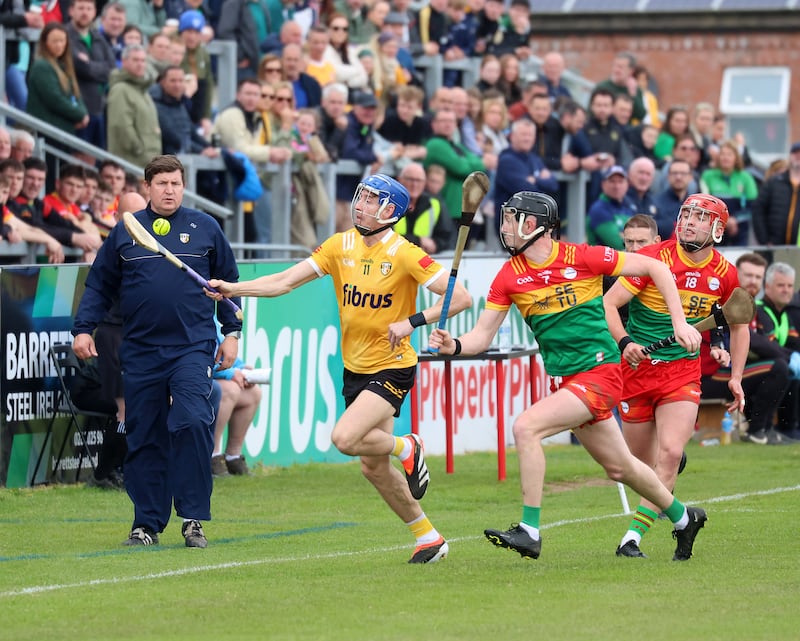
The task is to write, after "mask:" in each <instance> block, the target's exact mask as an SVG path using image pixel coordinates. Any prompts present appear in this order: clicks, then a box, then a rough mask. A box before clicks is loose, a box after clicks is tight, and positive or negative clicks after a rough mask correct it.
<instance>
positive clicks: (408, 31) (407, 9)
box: [328, 0, 422, 57]
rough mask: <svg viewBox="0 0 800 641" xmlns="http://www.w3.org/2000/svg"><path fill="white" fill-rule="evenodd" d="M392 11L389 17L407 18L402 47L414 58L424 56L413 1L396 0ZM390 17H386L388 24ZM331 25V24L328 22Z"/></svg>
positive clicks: (401, 42) (402, 36)
mask: <svg viewBox="0 0 800 641" xmlns="http://www.w3.org/2000/svg"><path fill="white" fill-rule="evenodd" d="M391 4H392V11H391V12H390V13H389V15H392V14H396V15H398V16H401V17H403V18H405V22H404V23H403V33H402V35H401V36H400V46H401V47H403V48H405V49H407V50H408V52H409V54H410V55H412V56H413V57H416V56H421V55H422V42H421V41H420V38H419V23H418V17H417V12H416V11H415V10H414V9H412V8H411V0H394V1H393V2H392V3H391ZM388 21H389V16H386V22H388ZM328 24H330V22H328Z"/></svg>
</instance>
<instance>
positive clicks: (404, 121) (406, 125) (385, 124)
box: [377, 85, 431, 173]
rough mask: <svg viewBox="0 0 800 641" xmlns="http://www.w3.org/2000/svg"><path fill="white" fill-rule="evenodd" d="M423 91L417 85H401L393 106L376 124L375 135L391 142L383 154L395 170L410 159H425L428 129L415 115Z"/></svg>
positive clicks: (418, 108) (417, 115) (420, 118)
mask: <svg viewBox="0 0 800 641" xmlns="http://www.w3.org/2000/svg"><path fill="white" fill-rule="evenodd" d="M423 98H424V94H423V93H422V90H421V89H419V88H418V87H414V86H412V85H408V86H405V87H402V88H401V89H400V90H399V91H398V94H397V107H396V108H389V109H388V110H387V112H386V114H385V116H384V117H383V121H382V122H381V123H380V125H379V126H378V130H377V132H378V135H380V137H381V138H382V139H383V140H385V141H386V142H387V143H390V144H391V150H390V151H389V154H387V156H390V157H391V162H392V164H393V165H394V167H395V168H396V169H397V171H396V172H392V173H399V171H400V170H402V168H403V167H405V166H406V165H407V164H409V163H410V162H413V161H421V160H422V159H424V158H425V154H426V153H427V149H426V148H425V142H426V141H427V140H428V138H430V136H431V132H430V127H429V125H428V123H427V122H426V121H425V119H424V118H423V117H422V116H421V115H419V114H420V112H421V109H422V101H423Z"/></svg>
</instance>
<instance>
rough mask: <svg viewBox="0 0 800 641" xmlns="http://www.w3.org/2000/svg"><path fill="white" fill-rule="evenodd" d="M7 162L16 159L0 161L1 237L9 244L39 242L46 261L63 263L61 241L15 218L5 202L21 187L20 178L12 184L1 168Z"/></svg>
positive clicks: (14, 161) (13, 161)
mask: <svg viewBox="0 0 800 641" xmlns="http://www.w3.org/2000/svg"><path fill="white" fill-rule="evenodd" d="M7 162H12V163H16V162H17V161H16V160H5V161H3V162H1V163H0V210H1V211H2V222H3V239H4V240H6V241H7V242H9V243H11V244H13V243H20V242H25V243H31V244H41V245H43V246H44V250H45V254H46V255H47V262H48V263H50V264H51V265H53V264H58V263H63V262H64V249H63V247H61V243H59V242H58V241H57V240H56V239H55V238H53V237H52V236H51V235H50V234H48V233H47V232H45V231H44V230H43V229H40V228H38V227H34V226H33V225H29V224H28V223H26V222H25V221H24V220H22V219H21V218H17V216H15V215H14V214H13V213H12V211H11V210H10V209H9V208H8V206H7V203H8V202H9V198H12V197H16V196H17V195H18V194H19V191H20V189H21V188H22V180H21V179H19V178H15V180H14V185H13V186H12V184H11V183H12V181H11V179H10V178H9V177H8V175H7V173H6V172H5V171H4V170H3V168H2V167H3V165H4V164H5V163H7ZM9 173H12V172H9ZM13 173H14V174H21V172H16V171H14V172H13ZM14 192H16V193H14ZM6 260H7V259H6V258H4V262H5V261H6Z"/></svg>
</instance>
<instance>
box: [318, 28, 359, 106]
mask: <svg viewBox="0 0 800 641" xmlns="http://www.w3.org/2000/svg"><path fill="white" fill-rule="evenodd" d="M347 27H348V24H347V17H345V16H343V15H342V14H341V13H334V14H333V15H332V16H331V18H330V20H329V21H328V33H329V34H330V42H329V44H328V47H327V49H326V50H325V57H324V59H325V60H330V61H331V62H332V63H333V66H334V67H335V68H336V82H341V83H342V84H343V85H346V86H347V87H348V89H350V90H351V91H353V90H355V89H364V88H365V87H366V86H367V72H366V71H365V70H364V67H363V66H362V65H361V61H360V59H359V57H358V47H353V46H351V45H350V41H349V37H348V32H347Z"/></svg>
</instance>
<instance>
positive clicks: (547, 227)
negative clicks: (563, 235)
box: [500, 191, 558, 256]
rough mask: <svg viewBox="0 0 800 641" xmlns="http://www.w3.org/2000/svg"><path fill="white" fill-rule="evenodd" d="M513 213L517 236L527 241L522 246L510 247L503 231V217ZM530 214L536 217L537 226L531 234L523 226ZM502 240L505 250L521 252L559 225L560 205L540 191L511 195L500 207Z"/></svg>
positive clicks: (513, 252)
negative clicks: (525, 231) (524, 231)
mask: <svg viewBox="0 0 800 641" xmlns="http://www.w3.org/2000/svg"><path fill="white" fill-rule="evenodd" d="M506 214H512V215H513V216H514V218H516V219H517V230H516V231H517V236H519V237H520V238H521V239H522V240H525V241H527V242H526V243H525V244H524V245H523V246H522V247H519V248H516V247H510V246H509V245H508V244H507V243H506V239H505V235H504V234H503V233H502V225H503V218H504V216H505V215H506ZM528 216H535V217H536V223H537V225H536V228H535V229H534V231H533V232H532V233H530V234H525V233H523V231H522V228H523V226H524V224H525V219H526V218H527V217H528ZM500 226H501V232H500V242H501V244H502V245H503V247H504V248H505V250H506V251H507V252H508V253H509V254H511V255H512V256H516V255H517V254H521V253H522V252H524V251H525V250H526V249H527V248H528V247H530V246H531V245H532V244H533V243H534V242H536V241H537V240H538V239H539V238H541V237H542V236H543V235H544V234H545V233H547V232H548V231H552V230H553V229H556V228H557V227H558V205H557V204H556V201H555V200H554V199H553V197H552V196H548V195H547V194H543V193H541V192H538V191H518V192H517V193H516V194H514V195H513V196H511V198H509V199H508V200H507V201H506V202H505V203H504V204H503V206H502V207H501V208H500Z"/></svg>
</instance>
